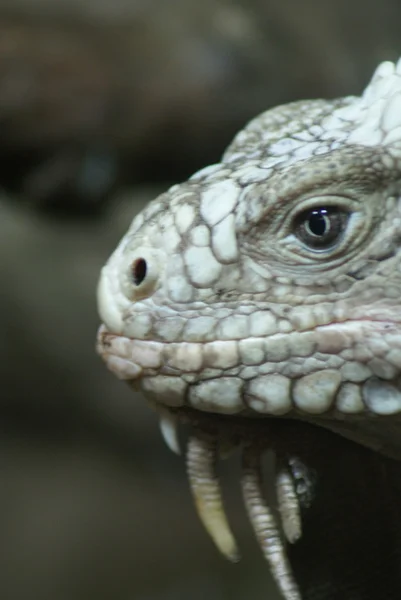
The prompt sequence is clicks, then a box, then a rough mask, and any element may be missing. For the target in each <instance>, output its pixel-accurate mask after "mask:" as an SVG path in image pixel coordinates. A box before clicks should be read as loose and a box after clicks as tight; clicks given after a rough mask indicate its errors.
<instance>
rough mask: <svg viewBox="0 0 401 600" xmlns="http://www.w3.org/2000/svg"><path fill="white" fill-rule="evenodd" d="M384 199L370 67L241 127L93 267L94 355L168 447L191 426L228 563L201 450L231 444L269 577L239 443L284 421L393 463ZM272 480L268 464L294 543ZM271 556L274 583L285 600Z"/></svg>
mask: <svg viewBox="0 0 401 600" xmlns="http://www.w3.org/2000/svg"><path fill="white" fill-rule="evenodd" d="M400 192H401V62H399V63H398V64H397V65H394V64H393V63H390V62H385V63H382V64H381V65H380V66H379V67H378V69H377V70H376V72H375V74H374V76H373V78H372V81H371V82H370V83H369V85H368V87H367V88H366V90H365V91H364V92H363V94H362V96H361V97H348V98H344V99H339V100H334V101H323V100H315V101H303V102H296V103H292V104H289V105H286V106H281V107H278V108H274V109H272V110H269V111H267V112H266V113H263V114H262V115H261V116H259V117H257V118H256V119H254V120H253V121H251V123H250V124H249V125H247V126H246V127H245V129H244V130H243V131H241V132H240V133H239V134H238V135H237V136H236V137H235V139H234V141H233V142H232V144H231V145H230V147H229V148H228V150H227V151H226V153H225V154H224V156H223V159H222V161H221V163H219V164H217V165H213V166H210V167H207V168H206V169H203V170H202V171H200V172H198V173H196V174H195V175H194V176H193V177H191V178H190V179H189V180H188V181H187V182H185V183H183V184H180V185H177V186H174V187H173V188H171V189H170V190H168V192H166V193H165V194H163V195H162V196H160V197H159V198H157V199H156V200H154V201H153V202H151V203H150V204H149V206H148V207H147V208H146V209H145V210H144V211H143V212H142V213H141V214H139V215H138V216H137V217H136V218H135V219H134V221H133V223H132V225H131V227H130V229H129V230H128V232H127V234H126V235H125V236H124V238H123V239H122V241H121V242H120V244H119V245H118V247H117V249H116V250H115V252H114V253H113V254H112V256H111V258H110V259H109V261H108V263H107V264H106V266H105V267H104V268H103V270H102V274H101V278H100V283H99V288H98V303H99V312H100V316H101V319H102V321H103V325H102V326H101V328H100V330H99V334H98V351H99V353H100V354H101V355H102V357H103V358H104V360H105V361H106V363H107V365H108V367H109V368H110V369H111V370H112V371H113V372H114V373H115V374H116V375H117V376H118V377H120V378H121V379H124V380H126V381H128V383H129V384H130V385H133V386H136V387H139V389H140V390H141V391H142V392H143V394H144V396H145V397H146V398H148V399H149V400H150V401H151V403H152V404H153V405H154V406H155V407H156V408H157V409H158V411H159V412H160V414H161V424H162V431H163V433H164V435H165V438H166V440H167V441H168V443H169V445H170V446H171V447H172V448H173V449H175V450H177V449H178V442H177V439H176V433H175V423H176V421H177V420H180V419H181V420H184V421H187V422H190V423H191V424H192V425H193V426H194V428H195V435H194V436H192V437H191V440H190V442H189V448H188V470H189V475H190V480H191V483H192V488H193V490H194V495H195V498H196V501H197V506H198V510H199V512H200V514H201V516H202V517H203V520H204V521H205V523H206V526H207V528H208V529H209V531H210V532H211V533H212V535H213V537H214V539H215V541H216V542H217V544H218V545H219V547H220V548H221V549H222V551H223V552H224V553H225V554H226V555H228V556H229V557H231V558H235V557H236V556H237V551H236V546H235V542H234V540H233V538H232V536H231V533H230V531H229V529H228V525H227V523H226V521H225V517H224V512H223V511H222V505H221V499H220V495H219V489H218V482H217V479H216V478H215V475H214V471H213V468H212V464H213V462H214V459H215V453H216V451H217V450H216V446H218V445H219V444H223V445H227V444H228V445H230V444H233V445H236V444H240V445H245V446H246V448H247V449H246V450H245V454H244V455H245V458H244V492H245V498H246V501H247V506H248V512H249V514H250V516H251V519H252V521H253V524H254V527H255V530H256V532H257V534H258V536H259V538H260V541H261V544H262V546H263V547H264V551H265V554H266V556H267V557H268V558H269V560H270V562H271V564H272V565H273V566H274V560H273V558H272V556H273V554H272V548H273V547H275V546H274V544H276V542H277V540H278V539H279V536H278V533H277V530H276V529H274V528H273V529H274V532H275V533H274V535H273V534H271V532H272V531H273V529H271V528H270V530H269V531H270V532H268V533H269V535H270V538H269V536H268V535H267V533H266V531H267V529H269V527H267V525H266V523H267V521H266V519H267V520H269V519H270V517H271V514H270V512H269V509H268V508H267V507H264V508H263V507H262V505H263V501H262V496H260V494H259V492H260V489H259V484H258V478H259V475H258V461H257V459H256V458H255V456H256V455H257V454H258V452H257V450H256V449H255V448H256V447H257V448H259V449H260V448H262V447H264V446H266V445H268V446H271V447H274V449H275V450H276V451H277V452H278V454H280V451H281V448H283V447H285V444H286V439H287V438H286V434H285V432H284V429H283V427H287V426H288V427H289V428H290V429H289V430H290V431H291V435H293V432H294V430H293V429H292V427H293V426H292V424H291V420H296V421H299V420H301V421H307V422H309V423H312V424H315V425H320V426H323V427H326V428H329V429H332V430H334V431H336V432H338V433H340V434H342V435H344V436H346V437H350V438H351V439H354V440H356V441H358V442H359V443H362V444H365V445H367V446H370V447H372V448H374V449H376V450H378V451H381V452H383V453H385V454H388V455H391V456H394V457H396V458H398V459H399V458H400V457H401V442H400V440H401V436H400V435H399V432H400V425H401V417H400V416H399V415H400V413H401V308H400V296H401V255H400V241H401V204H400ZM288 423H289V424H288ZM266 431H269V436H266V435H265V434H264V433H263V432H266ZM275 431H278V432H280V433H279V435H275V433H274V432H275ZM199 432H201V433H199ZM267 438H268V439H267ZM266 439H267V441H266ZM278 462H279V463H280V460H279V461H278ZM287 474H288V473H287V471H286V469H285V468H284V467H283V465H282V464H281V467H280V469H279V470H278V476H277V481H278V483H279V490H281V491H279V495H280V494H281V500H280V506H281V508H282V514H283V515H284V517H283V520H284V523H283V525H284V529H285V531H286V535H287V538H288V539H290V541H294V540H295V539H297V537H299V535H300V522H299V515H298V517H297V514H298V513H297V510H298V504H297V499H296V494H294V487H293V486H292V485H291V479H290V478H288V477H287ZM255 499H256V500H255ZM255 507H256V508H255ZM261 507H262V508H263V510H262V508H261ZM265 509H266V510H265ZM266 511H267V512H266ZM286 511H287V512H286ZM262 514H263V515H264V516H263V518H261V517H260V515H262ZM266 515H267V516H266ZM285 515H286V516H285ZM269 523H270V521H269ZM266 527H267V529H266ZM272 535H273V537H271V536H272ZM274 536H276V537H274ZM276 538H277V539H276ZM266 540H267V541H266ZM277 543H278V542H277ZM280 561H281V562H280ZM280 561H278V564H279V568H278V569H279V570H278V571H277V568H276V578H277V580H278V581H279V585H280V587H281V589H282V591H283V593H284V595H285V597H286V598H292V599H296V598H298V597H299V596H298V595H297V594H298V592H297V590H296V586H295V584H294V582H293V581H292V580H291V576H290V573H289V569H288V568H287V567H288V566H287V565H286V562H285V556H284V552H281V554H280ZM276 566H277V565H276ZM280 569H281V571H280ZM280 573H281V574H280Z"/></svg>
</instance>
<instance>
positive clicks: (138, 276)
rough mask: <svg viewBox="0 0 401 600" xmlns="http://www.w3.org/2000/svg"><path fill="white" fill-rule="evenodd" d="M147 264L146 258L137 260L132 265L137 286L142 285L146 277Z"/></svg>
mask: <svg viewBox="0 0 401 600" xmlns="http://www.w3.org/2000/svg"><path fill="white" fill-rule="evenodd" d="M147 269H148V267H147V264H146V260H145V259H144V258H137V259H136V260H135V261H134V262H133V263H132V278H133V280H134V283H135V285H140V284H141V283H142V282H143V280H144V279H145V277H146V272H147Z"/></svg>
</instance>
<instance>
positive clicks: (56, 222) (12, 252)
mask: <svg viewBox="0 0 401 600" xmlns="http://www.w3.org/2000/svg"><path fill="white" fill-rule="evenodd" d="M400 25H401V3H400V2H399V1H398V0H383V1H382V2H381V3H377V2H373V1H367V0H347V1H345V0H338V1H337V2H331V1H330V0H305V1H304V2H302V3H300V2H299V1H296V0H292V1H291V0H271V1H268V0H264V1H262V0H260V1H258V0H243V1H242V2H241V1H239V0H238V1H236V2H235V1H232V2H228V1H226V2H223V1H222V2H217V1H213V0H203V1H202V2H198V1H194V0H171V1H166V0H142V1H135V0H131V1H128V0H114V1H113V2H109V1H106V0H80V1H79V2H78V0H76V1H73V0H69V1H67V0H35V1H32V0H8V1H6V0H0V133H1V138H0V139H1V143H0V185H1V187H2V189H3V194H2V199H1V201H0V211H1V213H0V214H1V219H0V276H1V283H0V324H1V332H2V335H1V336H0V381H1V384H2V385H1V392H0V413H1V414H0V429H1V436H0V446H1V448H0V473H1V479H0V531H1V536H0V540H1V541H0V597H1V598H4V599H5V600H25V599H27V598H30V599H36V598H38V599H39V598H40V599H41V600H81V599H82V600H92V599H93V600H134V599H135V600H137V599H138V600H167V599H168V600H181V599H182V600H184V599H185V600H186V599H187V598H188V599H191V600H192V599H193V600H197V599H198V598H199V600H201V599H203V598H208V599H209V600H222V599H228V600H231V599H232V600H242V599H245V598H252V599H253V600H258V599H259V598H260V599H262V598H267V597H269V598H270V597H271V598H272V600H273V596H270V595H269V590H270V587H271V583H270V579H269V575H268V572H267V567H266V566H265V564H264V563H263V561H262V559H261V557H260V555H259V552H258V550H257V548H256V544H255V543H254V541H253V539H252V536H251V534H250V532H249V529H248V526H247V524H246V522H245V519H244V518H243V515H242V510H241V508H242V507H241V502H240V497H239V496H240V494H239V486H238V485H237V482H236V477H235V475H236V466H237V465H236V463H235V461H234V462H233V464H231V463H230V464H229V465H227V466H226V467H225V470H226V471H227V473H226V474H227V480H228V484H227V488H226V492H227V496H228V497H229V498H230V502H229V505H230V511H231V514H232V517H233V521H234V523H235V529H236V531H237V532H238V535H239V538H240V545H241V547H242V548H243V554H244V559H243V561H242V562H241V563H240V564H239V565H236V566H232V565H229V564H226V563H225V562H224V560H223V559H222V558H220V557H219V556H218V555H217V552H216V551H215V550H214V548H213V547H212V545H211V543H210V542H209V540H208V539H207V537H206V534H204V532H203V531H202V529H201V527H200V525H199V523H198V521H197V519H196V518H195V513H194V510H193V508H192V505H191V501H190V495H189V492H188V489H187V484H186V481H185V477H184V465H183V462H182V461H180V460H179V459H178V458H176V457H174V456H173V455H172V454H171V453H170V452H169V451H168V450H167V449H165V448H164V446H163V444H162V442H161V440H160V439H159V435H158V431H157V422H156V418H155V416H154V414H153V413H151V411H150V410H149V409H148V408H147V407H146V405H145V403H144V402H143V400H142V399H141V398H140V397H137V396H135V395H134V394H133V393H131V392H130V391H129V390H128V389H126V388H125V386H124V385H123V384H122V383H119V382H118V381H117V380H115V379H114V378H113V377H112V376H111V375H109V374H108V373H107V372H106V370H105V369H104V367H103V365H102V364H101V363H100V360H99V359H98V358H97V357H96V355H95V353H94V338H95V332H96V328H97V324H98V319H97V315H96V306H95V286H96V281H97V277H98V273H99V270H100V267H101V265H102V264H103V262H104V261H105V259H106V258H107V256H108V255H109V254H110V252H111V250H112V249H113V248H114V246H115V245H116V243H117V241H118V239H119V238H120V237H121V236H122V235H123V233H124V232H125V230H126V228H127V226H128V224H129V222H130V220H131V219H132V217H133V216H134V214H135V213H136V211H138V210H139V209H140V207H141V206H143V204H144V203H145V202H147V201H148V200H150V199H151V198H153V197H154V196H155V195H156V194H157V193H158V192H159V191H161V190H162V189H163V188H164V187H165V186H167V185H169V183H170V182H172V181H175V180H181V179H183V178H185V177H186V176H187V175H188V174H189V173H191V172H192V171H194V170H195V169H197V168H199V167H201V166H203V165H205V164H207V163H209V162H215V161H217V160H218V158H219V156H220V155H221V153H222V151H223V149H224V146H225V145H226V144H227V143H228V141H229V140H230V139H231V137H232V136H233V134H234V133H235V131H236V130H237V129H238V128H240V127H241V126H242V125H243V124H244V123H245V122H246V121H247V119H249V118H251V117H252V116H254V115H255V114H256V113H258V112H260V111H261V110H263V109H265V108H268V107H270V106H273V105H275V104H278V103H282V102H286V101H290V100H295V99H299V98H305V97H335V96H339V95H345V94H351V93H358V92H360V91H361V89H362V88H363V86H364V85H365V83H366V82H367V81H368V79H369V77H370V75H371V72H372V70H373V69H374V68H375V66H376V64H377V63H378V62H380V61H381V60H384V59H391V60H394V59H396V58H397V57H398V55H399V54H401V33H400V32H401V28H400Z"/></svg>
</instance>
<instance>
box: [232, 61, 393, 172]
mask: <svg viewBox="0 0 401 600" xmlns="http://www.w3.org/2000/svg"><path fill="white" fill-rule="evenodd" d="M344 145H346V146H349V145H362V146H379V145H380V146H384V147H386V149H387V151H388V152H389V154H390V155H392V156H393V157H394V158H398V157H399V156H401V59H400V60H399V61H398V62H397V63H396V64H395V63H392V62H389V61H386V62H383V63H381V64H380V65H379V66H378V67H377V69H376V71H375V73H374V74H373V77H372V80H371V81H370V83H369V84H368V86H367V87H366V89H365V90H364V92H363V94H362V95H361V96H360V97H355V96H348V97H346V98H339V99H336V100H328V101H324V100H304V101H300V102H293V103H291V104H287V105H283V106H279V107H276V108H273V109H271V110H268V111H266V112H265V113H262V114H261V115H260V116H258V117H257V118H256V119H253V120H252V121H251V122H250V123H249V124H248V125H247V126H246V127H245V128H244V129H243V130H242V131H241V132H239V134H238V135H237V136H236V137H235V139H234V140H233V142H232V144H231V145H230V146H229V148H228V149H227V151H226V153H225V155H224V158H223V162H224V163H236V162H242V161H244V160H246V161H249V160H255V161H266V162H265V165H264V166H266V167H269V166H270V163H271V162H272V161H273V160H274V163H275V164H278V162H279V163H281V164H282V166H287V165H290V164H292V163H294V162H297V161H299V160H303V159H308V158H310V157H312V156H315V155H321V154H326V153H327V152H332V151H333V150H336V149H337V148H341V147H342V146H344ZM277 161H278V162H277Z"/></svg>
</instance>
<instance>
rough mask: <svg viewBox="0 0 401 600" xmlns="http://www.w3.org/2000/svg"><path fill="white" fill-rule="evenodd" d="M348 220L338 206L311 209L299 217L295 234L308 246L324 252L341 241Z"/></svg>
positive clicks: (346, 215)
mask: <svg viewBox="0 0 401 600" xmlns="http://www.w3.org/2000/svg"><path fill="white" fill-rule="evenodd" d="M347 218H348V214H347V213H345V212H344V211H341V210H340V209H339V208H337V207H336V206H328V207H325V206H319V207H318V208H311V209H309V210H305V211H303V212H302V213H301V214H300V215H298V217H297V218H296V221H295V224H294V225H295V227H294V233H295V235H296V236H297V237H298V238H299V239H300V240H301V241H302V242H303V243H304V244H305V245H306V246H309V247H310V248H318V249H322V250H323V249H325V248H330V247H332V246H334V245H335V244H336V243H337V242H338V241H339V240H340V238H341V236H342V234H343V232H344V230H345V225H346V221H347Z"/></svg>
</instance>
